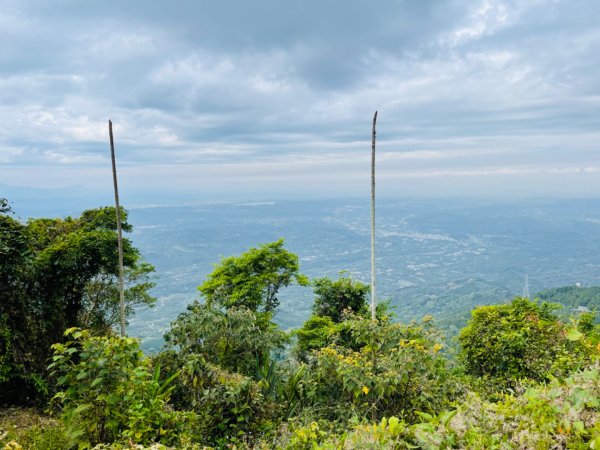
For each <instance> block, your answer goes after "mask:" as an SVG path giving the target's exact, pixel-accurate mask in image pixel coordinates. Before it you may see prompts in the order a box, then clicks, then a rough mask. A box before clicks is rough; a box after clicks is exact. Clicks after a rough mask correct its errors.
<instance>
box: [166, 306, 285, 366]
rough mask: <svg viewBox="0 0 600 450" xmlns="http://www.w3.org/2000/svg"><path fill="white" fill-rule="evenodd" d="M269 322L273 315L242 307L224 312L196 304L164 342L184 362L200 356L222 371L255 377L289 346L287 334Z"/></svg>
mask: <svg viewBox="0 0 600 450" xmlns="http://www.w3.org/2000/svg"><path fill="white" fill-rule="evenodd" d="M269 319H270V314H260V315H258V314H256V313H255V312H254V311H252V310H250V309H248V308H246V307H243V306H242V307H232V308H230V309H228V310H225V311H223V310H220V309H217V308H215V307H213V306H210V305H206V304H201V303H199V302H194V303H193V304H191V305H189V306H188V311H187V312H185V313H182V314H180V315H179V317H178V318H177V320H175V321H174V322H173V323H172V324H171V329H170V330H169V332H168V333H167V334H166V335H165V340H166V342H167V344H168V346H169V347H170V348H177V349H178V351H179V354H180V356H181V357H182V358H186V357H187V356H188V355H192V354H197V355H201V356H202V357H203V358H204V359H205V360H206V361H207V362H210V363H212V364H215V365H218V366H220V367H222V368H223V369H226V370H229V371H232V372H238V373H241V374H244V375H248V376H252V375H254V374H255V372H256V368H257V366H260V365H261V364H262V363H263V362H264V361H266V360H268V359H269V357H270V354H271V352H273V351H275V350H277V349H281V348H282V347H283V344H284V343H285V342H286V334H285V333H284V332H283V331H281V330H280V329H279V328H278V327H277V326H276V325H275V324H273V323H272V322H271V321H270V320H269Z"/></svg>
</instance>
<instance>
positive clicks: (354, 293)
mask: <svg viewBox="0 0 600 450" xmlns="http://www.w3.org/2000/svg"><path fill="white" fill-rule="evenodd" d="M313 286H314V292H315V301H314V305H313V313H314V314H315V315H317V316H327V317H330V318H331V320H333V321H334V322H336V323H338V322H341V321H342V319H343V314H344V312H346V313H353V314H358V313H361V312H364V311H365V310H366V307H367V304H368V301H369V300H368V296H369V292H370V290H369V286H367V285H366V284H363V283H361V282H360V281H355V280H352V279H351V278H350V277H348V276H344V275H343V273H342V274H340V277H339V279H337V280H336V281H332V280H331V279H329V278H327V277H324V278H318V279H316V280H314V281H313Z"/></svg>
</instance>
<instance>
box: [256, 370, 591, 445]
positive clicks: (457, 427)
mask: <svg viewBox="0 0 600 450" xmlns="http://www.w3.org/2000/svg"><path fill="white" fill-rule="evenodd" d="M598 369H599V367H598V366H597V365H595V366H591V367H589V368H587V369H585V370H583V371H581V372H577V373H575V374H573V376H571V377H570V378H568V379H566V380H560V379H555V380H553V382H552V383H550V384H549V385H539V386H536V387H533V388H530V389H528V390H526V391H525V392H524V393H523V394H522V395H520V396H512V395H507V396H505V397H504V399H503V400H502V401H500V402H498V403H491V402H486V401H483V400H481V398H479V397H478V396H477V395H475V394H470V395H469V396H468V398H466V399H465V401H463V402H461V403H460V404H458V407H457V408H456V409H451V410H446V411H444V412H441V413H439V414H437V415H431V414H426V413H421V412H420V413H418V416H419V418H420V422H419V423H414V424H409V423H406V421H404V420H402V419H400V418H398V417H396V416H391V417H387V418H386V417H383V418H382V419H381V420H379V421H377V422H368V421H361V422H359V423H358V424H355V425H354V426H352V427H351V428H350V429H349V430H346V431H344V432H337V433H332V432H331V429H332V424H328V423H326V422H325V423H324V422H315V421H313V422H311V423H308V424H305V425H301V424H300V425H299V426H298V425H295V424H293V423H291V424H289V425H286V426H282V428H281V429H280V431H279V433H278V436H276V437H275V438H274V439H271V440H270V441H269V440H265V441H263V443H262V446H260V445H259V446H258V447H259V448H273V447H276V448H283V449H289V450H305V449H306V450H308V449H322V450H337V449H361V450H363V449H410V448H422V449H428V450H436V449H451V448H468V449H486V450H487V449H512V448H528V449H529V448H531V449H546V448H580V449H595V448H596V449H597V448H599V445H600V377H599V371H598Z"/></svg>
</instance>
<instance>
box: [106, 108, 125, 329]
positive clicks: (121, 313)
mask: <svg viewBox="0 0 600 450" xmlns="http://www.w3.org/2000/svg"><path fill="white" fill-rule="evenodd" d="M108 134H109V135H110V157H111V159H112V174H113V185H114V187H115V209H116V211H117V232H118V238H117V246H118V251H119V318H120V322H121V336H122V337H125V287H124V284H125V283H124V269H123V229H122V228H121V207H120V206H119V186H118V184H117V164H116V162H115V142H114V139H113V131H112V122H111V121H110V119H109V120H108Z"/></svg>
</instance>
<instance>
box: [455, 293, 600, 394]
mask: <svg viewBox="0 0 600 450" xmlns="http://www.w3.org/2000/svg"><path fill="white" fill-rule="evenodd" d="M555 309H556V306H555V305H550V304H548V303H541V304H538V303H536V302H533V301H530V300H528V299H525V298H516V299H514V300H513V301H512V302H511V303H509V304H503V305H493V306H481V307H479V308H476V309H474V310H473V311H472V313H471V315H472V318H471V320H470V321H469V323H468V325H467V326H466V327H465V328H463V329H462V330H461V332H460V335H459V342H460V347H461V349H460V353H459V358H460V360H461V361H462V363H463V364H464V367H465V371H466V372H467V374H470V375H473V376H476V377H488V378H491V379H492V383H499V385H500V386H501V387H502V386H503V387H504V388H512V387H514V386H515V385H516V382H517V380H519V379H522V378H528V379H531V380H535V381H542V380H546V379H548V377H549V376H551V375H554V376H564V375H566V374H568V373H569V372H571V371H573V370H575V369H577V368H579V367H581V366H582V365H585V364H587V363H589V362H590V361H592V360H593V358H594V357H595V355H597V354H598V351H597V349H596V348H595V347H594V346H593V345H592V343H591V342H589V340H588V339H586V335H585V334H584V333H582V332H581V331H579V330H578V329H577V326H576V324H573V325H571V326H568V325H567V324H565V323H563V322H561V321H560V320H558V318H557V317H556V316H555V315H554V314H553V310H555ZM586 323H587V322H586Z"/></svg>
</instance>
